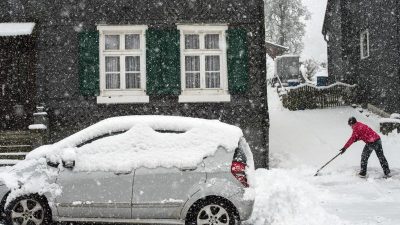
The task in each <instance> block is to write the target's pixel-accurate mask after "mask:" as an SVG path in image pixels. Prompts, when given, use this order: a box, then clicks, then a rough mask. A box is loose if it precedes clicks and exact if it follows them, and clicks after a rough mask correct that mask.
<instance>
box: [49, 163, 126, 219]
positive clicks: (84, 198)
mask: <svg viewBox="0 0 400 225" xmlns="http://www.w3.org/2000/svg"><path fill="white" fill-rule="evenodd" d="M133 174H134V172H133V171H112V172H102V171H91V172H85V171H78V172H75V171H74V170H73V169H72V170H71V169H64V170H63V171H61V172H60V174H59V176H58V179H57V184H59V185H61V187H62V193H61V195H60V196H58V197H57V198H56V205H57V210H58V216H59V217H68V218H119V219H130V218H131V199H132V184H133Z"/></svg>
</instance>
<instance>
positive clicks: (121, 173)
mask: <svg viewBox="0 0 400 225" xmlns="http://www.w3.org/2000/svg"><path fill="white" fill-rule="evenodd" d="M131 173H132V171H121V172H115V173H114V174H115V175H117V176H119V175H128V174H131Z"/></svg>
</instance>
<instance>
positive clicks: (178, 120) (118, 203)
mask: <svg viewBox="0 0 400 225" xmlns="http://www.w3.org/2000/svg"><path fill="white" fill-rule="evenodd" d="M253 169H254V162H253V156H252V153H251V151H250V148H249V146H248V144H247V143H246V141H245V139H244V137H243V133H242V131H241V129H240V128H238V127H236V126H232V125H228V124H225V123H222V122H219V121H216V120H205V119H195V118H187V117H171V116H125V117H114V118H109V119H106V120H103V121H100V122H99V123H96V124H94V125H92V126H90V127H88V128H86V129H84V130H82V131H79V132H77V133H75V134H73V135H71V136H69V137H67V138H65V139H63V140H61V141H59V142H57V143H55V144H52V145H47V146H42V147H40V148H38V149H35V150H34V151H32V152H31V153H30V154H28V155H27V157H26V159H25V160H24V161H22V162H20V163H18V164H17V165H15V166H14V167H12V168H11V169H10V170H8V171H6V172H3V173H2V174H0V182H1V183H0V185H1V186H0V195H1V196H0V198H2V201H1V209H2V210H1V216H2V217H3V219H4V220H5V221H6V222H7V223H9V224H18V225H33V224H35V225H40V224H48V223H49V222H50V221H83V222H124V223H125V222H126V223H157V224H229V225H231V224H240V221H242V220H246V219H248V218H249V216H250V215H251V213H252V210H253V204H254V198H252V197H251V196H252V195H251V194H247V192H251V191H250V190H251V187H249V183H248V179H247V175H248V173H250V172H251V171H252V170H253Z"/></svg>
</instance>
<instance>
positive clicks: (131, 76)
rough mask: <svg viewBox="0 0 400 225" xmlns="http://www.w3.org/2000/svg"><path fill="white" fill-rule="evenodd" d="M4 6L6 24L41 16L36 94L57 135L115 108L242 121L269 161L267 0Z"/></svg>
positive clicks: (260, 162) (35, 35) (262, 162)
mask: <svg viewBox="0 0 400 225" xmlns="http://www.w3.org/2000/svg"><path fill="white" fill-rule="evenodd" d="M2 4H6V5H5V6H4V7H3V9H5V10H4V12H2V14H3V15H2V17H1V18H2V21H1V22H3V23H4V22H8V23H10V22H34V23H35V28H34V30H33V32H32V34H31V35H30V38H31V39H33V41H34V42H33V44H31V45H29V46H33V52H34V57H33V59H32V61H33V64H34V69H33V71H31V75H30V76H31V77H34V80H35V82H34V84H33V85H32V87H31V88H30V91H29V93H30V94H31V95H32V96H33V97H32V99H33V101H34V104H35V106H41V107H43V108H44V111H45V113H42V114H43V115H46V117H47V120H48V125H47V132H48V137H49V142H54V141H57V140H59V139H61V138H64V137H66V136H67V135H69V134H71V133H73V132H76V131H77V130H80V129H82V128H84V127H87V126H89V125H91V124H93V123H96V122H97V121H99V120H101V119H104V118H108V117H112V116H123V115H147V114H154V115H177V116H189V117H200V118H207V119H218V120H221V121H223V122H226V123H229V124H233V125H237V126H239V127H241V128H242V130H243V131H244V134H245V137H246V139H247V140H248V142H249V144H250V146H251V147H252V150H253V153H254V155H255V161H256V165H257V166H258V167H267V166H268V127H269V123H268V108H267V93H266V75H265V74H266V68H265V67H266V59H265V55H266V54H265V49H266V48H265V30H264V9H263V7H264V3H263V1H262V0H202V1H199V0H191V1H187V0H177V1H169V0H160V1H152V0H105V1H101V3H100V2H99V1H96V0H72V1H39V0H33V1H32V0H30V1H27V0H20V1H15V2H14V3H12V4H11V3H8V4H7V3H2ZM6 8H7V9H6ZM13 38H16V37H13ZM0 39H2V38H1V37H0ZM3 57H6V56H3ZM0 70H3V69H0ZM25 111H26V113H27V114H30V113H31V114H33V113H35V110H33V111H32V109H31V108H29V109H28V108H26V109H25ZM9 114H11V113H9ZM39 114H40V113H39ZM36 115H37V114H36ZM32 123H33V122H32ZM3 129H4V128H3ZM7 129H12V127H7Z"/></svg>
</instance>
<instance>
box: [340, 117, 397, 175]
mask: <svg viewBox="0 0 400 225" xmlns="http://www.w3.org/2000/svg"><path fill="white" fill-rule="evenodd" d="M348 125H349V126H351V128H352V129H353V133H352V135H351V137H350V138H349V140H348V141H347V143H346V144H345V145H344V147H343V148H342V149H340V153H341V154H343V153H345V152H346V150H347V149H348V148H349V147H350V146H351V145H352V144H353V143H354V142H357V141H359V140H362V141H364V142H365V147H364V150H363V152H362V154H361V170H360V173H359V174H358V175H359V176H360V177H363V178H364V177H366V175H367V165H368V159H369V156H370V155H371V153H372V151H375V153H376V156H377V157H378V159H379V162H380V164H381V166H382V169H383V172H384V174H385V177H390V169H389V164H388V162H387V160H386V158H385V155H384V154H383V148H382V141H381V137H380V136H379V135H378V134H377V133H376V132H375V131H374V130H372V129H371V128H370V127H369V126H367V125H365V124H363V123H360V122H358V121H357V119H356V118H355V117H350V118H349V120H348Z"/></svg>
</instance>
